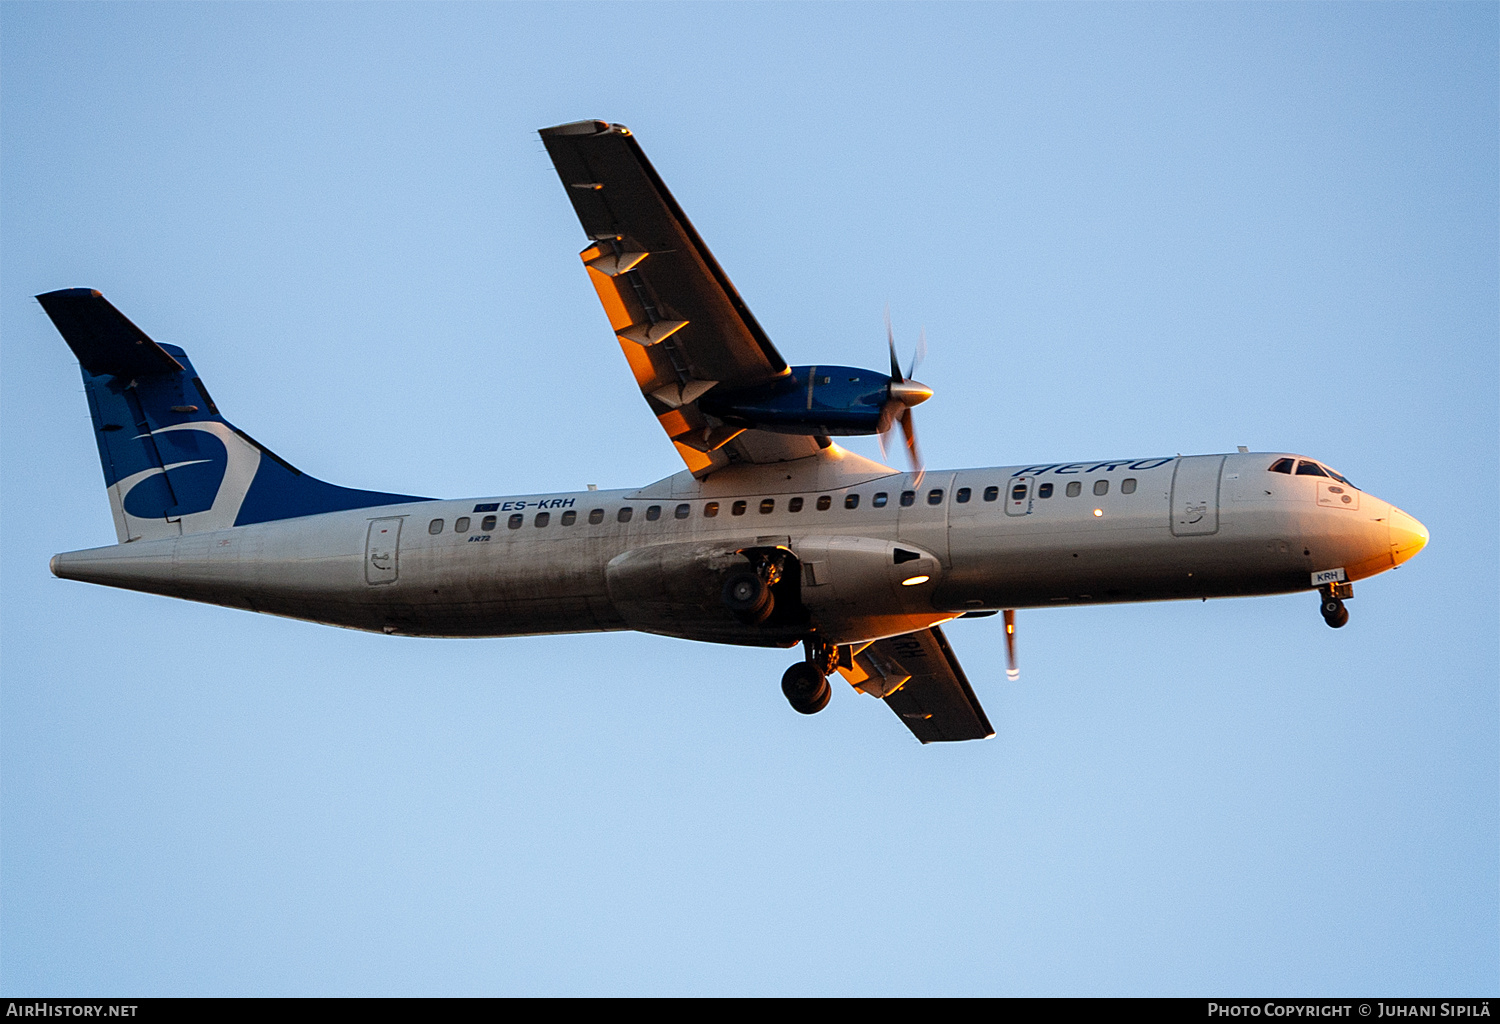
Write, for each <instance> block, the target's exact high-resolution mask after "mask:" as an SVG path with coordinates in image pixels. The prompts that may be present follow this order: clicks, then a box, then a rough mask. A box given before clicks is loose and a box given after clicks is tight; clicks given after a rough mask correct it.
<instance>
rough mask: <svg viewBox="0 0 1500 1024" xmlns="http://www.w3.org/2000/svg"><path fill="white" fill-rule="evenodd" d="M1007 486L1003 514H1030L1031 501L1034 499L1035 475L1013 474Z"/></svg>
mask: <svg viewBox="0 0 1500 1024" xmlns="http://www.w3.org/2000/svg"><path fill="white" fill-rule="evenodd" d="M1007 486H1008V489H1007V490H1006V492H1005V514H1006V515H1008V516H1028V515H1030V514H1031V503H1032V502H1033V501H1035V500H1036V477H1034V476H1013V477H1011V478H1010V483H1009V484H1008V485H1007Z"/></svg>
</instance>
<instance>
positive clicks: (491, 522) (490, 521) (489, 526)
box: [479, 516, 495, 533]
mask: <svg viewBox="0 0 1500 1024" xmlns="http://www.w3.org/2000/svg"><path fill="white" fill-rule="evenodd" d="M479 528H480V529H481V530H483V531H484V532H485V533H489V532H490V531H491V530H493V529H494V528H495V517H494V516H485V517H484V521H483V522H482V523H480V524H479Z"/></svg>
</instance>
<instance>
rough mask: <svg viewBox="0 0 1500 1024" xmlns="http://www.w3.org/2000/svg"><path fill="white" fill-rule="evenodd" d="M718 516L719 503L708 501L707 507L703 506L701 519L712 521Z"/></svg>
mask: <svg viewBox="0 0 1500 1024" xmlns="http://www.w3.org/2000/svg"><path fill="white" fill-rule="evenodd" d="M718 514H719V503H718V502H717V501H710V502H709V503H708V504H707V505H704V506H703V518H704V519H712V518H714V517H715V516H717V515H718Z"/></svg>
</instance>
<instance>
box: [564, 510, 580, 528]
mask: <svg viewBox="0 0 1500 1024" xmlns="http://www.w3.org/2000/svg"><path fill="white" fill-rule="evenodd" d="M576 522H578V513H577V512H574V511H573V510H572V509H568V510H567V511H566V512H564V513H563V517H562V524H563V525H564V526H572V525H573V524H574V523H576Z"/></svg>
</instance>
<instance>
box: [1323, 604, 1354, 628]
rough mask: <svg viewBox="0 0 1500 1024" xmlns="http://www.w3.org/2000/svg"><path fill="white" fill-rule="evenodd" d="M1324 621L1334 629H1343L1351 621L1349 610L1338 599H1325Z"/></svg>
mask: <svg viewBox="0 0 1500 1024" xmlns="http://www.w3.org/2000/svg"><path fill="white" fill-rule="evenodd" d="M1323 621H1324V622H1326V623H1328V624H1329V625H1330V626H1332V627H1333V628H1334V629H1340V628H1342V627H1343V626H1344V625H1345V624H1346V623H1348V621H1349V609H1347V608H1345V607H1344V602H1342V601H1340V600H1339V599H1338V598H1336V597H1325V598H1324V599H1323Z"/></svg>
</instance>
